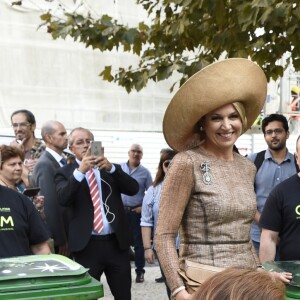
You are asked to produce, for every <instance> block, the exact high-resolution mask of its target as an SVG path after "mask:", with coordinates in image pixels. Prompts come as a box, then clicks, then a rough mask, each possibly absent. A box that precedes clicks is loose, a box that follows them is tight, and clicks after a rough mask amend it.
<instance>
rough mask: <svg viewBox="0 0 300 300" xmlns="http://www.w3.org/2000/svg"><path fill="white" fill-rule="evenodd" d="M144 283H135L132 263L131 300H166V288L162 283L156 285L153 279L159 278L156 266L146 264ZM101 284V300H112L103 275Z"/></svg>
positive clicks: (159, 274)
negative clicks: (102, 292) (102, 294)
mask: <svg viewBox="0 0 300 300" xmlns="http://www.w3.org/2000/svg"><path fill="white" fill-rule="evenodd" d="M145 270H146V273H145V281H144V282H143V283H136V282H135V276H136V275H135V267H134V263H133V262H132V263H131V276H132V287H131V296H132V300H168V297H167V292H166V286H165V284H164V283H157V282H156V281H155V278H158V277H160V276H161V273H160V269H159V267H158V264H157V263H155V264H154V265H149V264H146V267H145ZM101 282H102V284H103V289H104V298H100V299H101V300H113V299H114V298H113V296H112V294H111V292H110V290H109V287H108V285H107V282H106V278H105V275H103V276H102V278H101Z"/></svg>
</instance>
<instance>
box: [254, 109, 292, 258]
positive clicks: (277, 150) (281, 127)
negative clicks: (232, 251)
mask: <svg viewBox="0 0 300 300" xmlns="http://www.w3.org/2000/svg"><path fill="white" fill-rule="evenodd" d="M262 131H263V134H264V138H265V141H266V143H267V145H268V149H267V150H266V151H265V152H260V153H253V154H250V155H249V156H248V158H249V159H250V160H251V161H253V162H254V163H255V164H256V165H257V164H258V160H257V159H258V157H259V156H260V157H261V158H262V159H261V165H260V166H258V170H257V173H256V177H255V191H256V202H257V212H256V214H255V218H254V222H253V223H252V225H251V231H250V234H251V239H252V242H253V244H254V247H255V249H256V251H257V254H258V253H259V246H260V233H261V227H260V226H259V220H260V215H261V213H262V211H263V208H264V205H265V202H266V200H267V198H268V196H269V194H270V192H271V190H272V189H273V188H274V187H275V186H276V185H277V184H279V183H280V182H282V181H284V180H285V179H287V178H289V177H290V176H292V175H294V174H295V173H296V166H295V162H294V156H293V154H292V153H290V152H288V149H287V147H286V141H287V139H288V138H289V126H288V122H287V119H286V117H285V116H283V115H280V114H271V115H269V116H267V117H265V118H264V119H263V121H262Z"/></svg>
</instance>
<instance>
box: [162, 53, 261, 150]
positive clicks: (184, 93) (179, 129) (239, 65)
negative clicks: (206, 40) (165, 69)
mask: <svg viewBox="0 0 300 300" xmlns="http://www.w3.org/2000/svg"><path fill="white" fill-rule="evenodd" d="M266 95H267V79H266V76H265V74H264V72H263V70H262V69H261V68H260V67H259V66H258V65H257V64H255V63H254V62H252V61H250V60H248V59H243V58H231V59H226V60H222V61H219V62H216V63H213V64H211V65H209V66H207V67H205V68H203V69H202V70H200V71H199V72H197V73H196V74H194V75H193V76H192V77H191V78H189V79H188V80H187V81H186V82H185V84H184V85H182V87H181V88H180V89H179V90H178V91H177V92H176V94H175V95H174V97H173V98H172V100H171V102H170V103H169V105H168V107H167V110H166V112H165V115H164V119H163V133H164V136H165V139H166V142H167V143H168V144H169V146H170V147H171V148H173V149H175V150H177V151H183V150H187V149H190V148H192V147H194V146H196V145H197V144H199V143H200V142H201V138H200V130H199V124H198V122H199V120H200V119H201V117H203V116H204V115H206V114H207V113H209V112H211V111H213V110H215V109H217V108H219V107H222V106H223V105H225V104H229V103H233V102H241V103H243V105H244V107H245V111H246V118H247V126H246V127H245V128H244V132H245V131H246V130H247V129H249V128H250V127H251V125H252V124H253V122H254V121H255V119H256V118H257V116H258V115H259V114H260V112H261V110H262V108H263V105H264V103H265V100H266Z"/></svg>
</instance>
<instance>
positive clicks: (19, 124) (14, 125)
mask: <svg viewBox="0 0 300 300" xmlns="http://www.w3.org/2000/svg"><path fill="white" fill-rule="evenodd" d="M29 125H31V124H30V123H13V124H11V126H12V128H14V129H16V128H18V127H20V128H21V129H26V128H27V127H28V126H29Z"/></svg>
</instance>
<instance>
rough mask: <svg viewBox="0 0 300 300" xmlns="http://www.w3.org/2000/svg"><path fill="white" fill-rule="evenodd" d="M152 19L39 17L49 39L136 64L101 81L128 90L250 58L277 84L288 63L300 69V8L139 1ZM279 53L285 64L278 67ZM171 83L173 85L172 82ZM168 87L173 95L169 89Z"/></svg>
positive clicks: (254, 0) (253, 0)
mask: <svg viewBox="0 0 300 300" xmlns="http://www.w3.org/2000/svg"><path fill="white" fill-rule="evenodd" d="M137 3H138V5H142V7H143V8H144V9H145V10H146V11H147V13H148V16H149V20H150V22H148V23H146V22H141V23H139V24H138V26H137V27H135V28H130V27H128V26H126V25H124V24H120V23H119V22H118V21H117V20H115V19H113V18H112V17H110V16H108V15H102V16H100V17H99V18H97V19H95V18H93V17H92V16H91V15H88V16H83V15H81V14H79V13H77V12H76V11H74V12H72V13H69V12H68V13H65V14H64V18H57V17H55V16H54V15H53V14H52V12H51V11H49V12H47V13H45V14H43V15H42V16H41V19H42V20H43V22H44V23H43V24H46V25H47V26H48V32H49V33H50V34H51V35H52V37H53V38H54V39H57V38H66V37H67V36H70V37H72V38H73V39H74V40H75V41H78V42H80V43H84V44H85V45H86V47H89V46H91V47H92V48H93V49H98V50H100V51H101V52H103V51H112V50H113V49H116V50H118V51H125V52H130V53H132V54H134V55H137V56H138V66H135V67H133V66H129V67H126V68H125V67H122V66H106V67H105V68H104V70H102V71H101V73H100V76H101V77H102V78H103V79H104V80H108V81H111V82H112V81H113V82H115V83H117V84H119V85H120V86H123V87H124V88H125V89H126V90H127V92H130V91H131V90H132V89H135V90H137V91H139V90H141V89H142V88H143V87H145V86H146V85H147V83H148V81H149V80H153V81H155V82H157V81H160V80H164V79H166V78H168V77H170V76H171V75H172V74H173V72H174V71H176V72H178V73H179V74H180V75H181V77H180V80H179V82H178V84H179V85H182V84H183V83H184V82H185V81H186V80H187V78H189V77H190V76H191V75H193V74H194V73H195V72H197V71H198V70H200V69H202V68H203V67H205V66H206V65H208V64H210V63H212V62H214V61H215V60H218V59H220V58H226V57H243V58H250V59H252V60H253V61H255V62H257V63H258V64H259V65H260V66H261V67H262V68H263V69H264V71H265V73H266V75H267V77H268V79H270V78H272V79H274V80H275V79H277V78H278V77H279V76H282V75H283V71H284V69H285V68H286V67H287V65H288V64H290V63H292V64H293V66H294V68H295V70H296V71H299V70H300V57H299V54H300V6H299V3H298V1H283V0H282V1H279V0H227V1H226V0H137ZM283 56H285V57H287V60H285V62H284V64H283V63H280V60H281V58H282V57H283ZM175 84H176V82H175V83H174V85H175ZM174 85H173V86H172V87H171V90H172V89H173V88H174Z"/></svg>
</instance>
